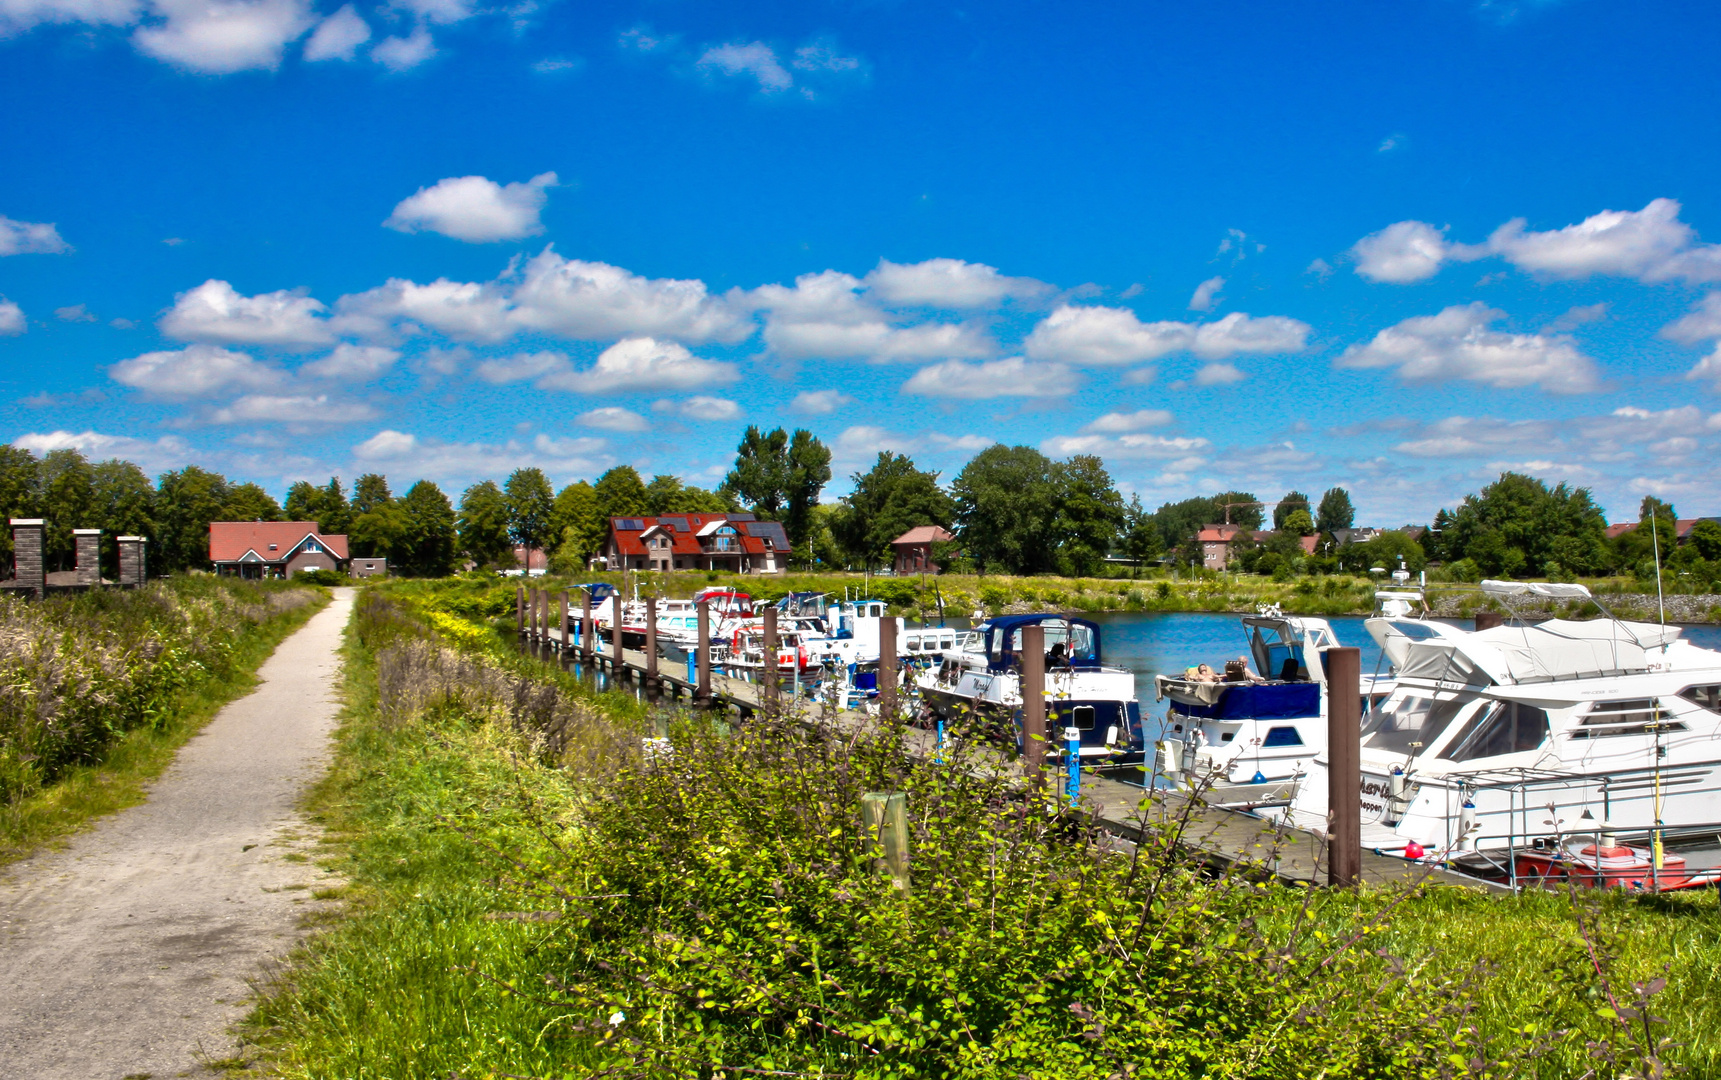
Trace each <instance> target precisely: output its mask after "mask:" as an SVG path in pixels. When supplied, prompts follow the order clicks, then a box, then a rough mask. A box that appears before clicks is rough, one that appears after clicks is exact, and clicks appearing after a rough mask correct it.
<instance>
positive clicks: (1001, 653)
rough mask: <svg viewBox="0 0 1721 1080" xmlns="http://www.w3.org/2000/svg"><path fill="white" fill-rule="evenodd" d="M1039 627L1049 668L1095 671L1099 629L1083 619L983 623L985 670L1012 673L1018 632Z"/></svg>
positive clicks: (1037, 617) (1019, 639) (1002, 618)
mask: <svg viewBox="0 0 1721 1080" xmlns="http://www.w3.org/2000/svg"><path fill="white" fill-rule="evenodd" d="M1024 626H1041V627H1044V628H1045V631H1046V659H1047V662H1048V664H1049V665H1051V666H1058V665H1060V664H1061V665H1062V666H1066V667H1072V668H1087V669H1092V668H1097V667H1099V666H1100V628H1099V624H1098V623H1094V622H1090V621H1089V620H1087V619H1074V618H1071V617H1069V616H1068V615H1047V614H1038V615H1001V616H999V617H998V618H996V619H993V620H991V621H990V622H988V623H986V624H985V625H984V626H983V627H981V629H983V630H984V631H985V632H986V667H987V669H988V670H991V671H1012V670H1014V669H1015V668H1016V666H1017V664H1018V662H1019V656H1018V654H1019V653H1021V651H1022V628H1023V627H1024Z"/></svg>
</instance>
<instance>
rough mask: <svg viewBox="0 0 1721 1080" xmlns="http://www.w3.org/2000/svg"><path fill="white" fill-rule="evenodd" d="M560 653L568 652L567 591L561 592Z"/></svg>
mask: <svg viewBox="0 0 1721 1080" xmlns="http://www.w3.org/2000/svg"><path fill="white" fill-rule="evenodd" d="M562 651H563V652H567V651H568V590H566V589H563V590H562Z"/></svg>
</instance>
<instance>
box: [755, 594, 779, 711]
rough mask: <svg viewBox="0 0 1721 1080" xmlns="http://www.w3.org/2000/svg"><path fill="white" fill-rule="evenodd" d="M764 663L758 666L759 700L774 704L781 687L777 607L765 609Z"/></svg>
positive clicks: (763, 702)
mask: <svg viewBox="0 0 1721 1080" xmlns="http://www.w3.org/2000/svg"><path fill="white" fill-rule="evenodd" d="M764 646H765V648H764V664H763V665H762V666H761V667H760V668H759V702H760V704H765V703H770V704H773V705H774V704H776V702H777V692H778V691H779V690H780V689H782V686H781V684H780V683H779V682H778V680H777V609H776V607H775V606H773V607H768V608H766V609H765V641H764Z"/></svg>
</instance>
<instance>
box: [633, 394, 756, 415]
mask: <svg viewBox="0 0 1721 1080" xmlns="http://www.w3.org/2000/svg"><path fill="white" fill-rule="evenodd" d="M651 408H652V411H653V412H661V413H673V414H675V415H676V416H685V417H687V418H688V419H689V420H707V421H715V420H734V419H736V418H738V417H739V416H740V415H741V406H739V405H737V404H735V402H733V401H730V400H729V399H728V398H720V397H707V396H705V395H703V394H700V395H696V396H694V397H690V398H688V399H687V400H686V401H668V400H665V401H654V402H652V403H651Z"/></svg>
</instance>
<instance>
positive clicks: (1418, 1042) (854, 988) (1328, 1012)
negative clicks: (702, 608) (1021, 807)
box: [254, 584, 1721, 1078]
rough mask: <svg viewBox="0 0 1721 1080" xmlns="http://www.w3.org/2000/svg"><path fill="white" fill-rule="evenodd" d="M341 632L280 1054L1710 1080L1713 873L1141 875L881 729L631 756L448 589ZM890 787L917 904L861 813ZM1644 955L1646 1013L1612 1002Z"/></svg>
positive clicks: (266, 1033)
mask: <svg viewBox="0 0 1721 1080" xmlns="http://www.w3.org/2000/svg"><path fill="white" fill-rule="evenodd" d="M389 592H390V593H391V594H392V595H394V596H396V597H413V598H414V599H416V600H417V601H418V602H419V603H420V604H422V602H423V601H424V600H426V599H427V598H428V597H427V596H426V595H425V593H426V590H425V589H424V587H422V586H402V585H400V584H397V585H394V586H391V587H390V590H389ZM440 599H443V600H446V599H448V596H446V595H443V596H441V597H440ZM427 625H434V626H435V628H436V631H437V637H438V638H439V640H434V639H429V638H427V637H426V635H425V632H424V628H425V627H426V626H427ZM348 649H349V654H348V656H349V665H348V668H347V677H348V679H349V684H348V695H349V707H348V713H347V717H346V720H345V723H344V726H343V728H342V730H341V733H340V736H339V751H338V755H337V761H336V765H335V768H334V770H333V772H332V773H331V774H330V776H329V777H328V779H327V780H326V781H325V782H324V784H323V785H322V786H321V788H320V789H319V791H318V794H317V797H316V798H317V802H316V808H317V810H318V812H319V813H320V814H321V815H322V817H323V818H324V820H325V822H326V823H327V825H328V827H329V828H330V830H331V833H330V841H331V843H332V845H333V847H332V849H331V852H330V858H331V860H332V864H333V865H337V866H338V867H339V869H340V870H341V871H342V872H343V873H345V874H346V875H347V876H348V878H349V880H350V881H351V882H352V884H351V886H350V892H349V904H348V908H347V914H346V916H345V917H344V918H342V919H340V920H338V921H337V923H336V925H335V926H334V927H333V928H332V929H331V930H330V931H329V932H328V933H326V934H324V935H322V936H321V937H319V938H317V939H314V940H313V942H312V944H311V945H310V946H309V947H308V949H307V950H305V951H304V952H303V953H302V954H301V955H300V956H299V957H298V958H297V961H296V964H295V966H294V967H293V968H292V969H291V970H290V972H288V973H287V975H286V976H285V977H284V979H283V981H282V983H281V985H280V986H278V987H277V988H276V992H275V993H274V994H273V996H271V997H270V998H269V999H268V1000H267V1001H266V1002H265V1003H264V1004H263V1005H262V1006H261V1007H260V1009H259V1011H258V1013H257V1015H256V1017H255V1028H254V1030H255V1034H256V1037H257V1038H258V1039H259V1040H260V1042H261V1043H262V1044H263V1047H264V1052H265V1054H266V1056H267V1058H268V1064H269V1065H270V1066H271V1067H272V1068H274V1069H276V1070H277V1071H278V1072H279V1073H280V1074H282V1075H285V1076H289V1077H319V1078H322V1077H327V1078H334V1077H351V1078H361V1077H362V1078H381V1077H406V1076H443V1075H449V1074H451V1073H452V1074H455V1075H459V1076H462V1077H468V1078H472V1077H479V1076H500V1075H516V1076H537V1077H551V1076H555V1077H561V1076H586V1075H591V1074H592V1073H593V1072H594V1071H596V1070H597V1069H599V1068H602V1067H606V1066H615V1065H624V1063H631V1064H627V1065H626V1067H624V1068H623V1070H622V1071H623V1072H624V1073H626V1074H629V1075H706V1076H712V1075H717V1074H718V1073H722V1074H724V1075H730V1076H739V1075H755V1074H757V1073H758V1072H759V1071H761V1070H763V1071H766V1072H774V1073H775V1074H778V1075H841V1074H846V1075H854V1076H862V1075H865V1076H882V1075H897V1076H910V1075H945V1074H947V1075H962V1076H976V1077H978V1076H987V1077H990V1076H1000V1077H1001V1076H1023V1075H1030V1076H1080V1075H1084V1074H1086V1073H1087V1072H1088V1071H1089V1070H1095V1071H1094V1072H1093V1074H1094V1075H1097V1076H1107V1075H1117V1074H1119V1073H1118V1072H1117V1069H1116V1068H1115V1066H1116V1062H1117V1061H1130V1062H1133V1063H1135V1064H1134V1065H1133V1066H1132V1069H1133V1070H1134V1071H1131V1072H1130V1073H1129V1075H1132V1076H1138V1077H1141V1076H1150V1075H1155V1076H1156V1075H1191V1074H1192V1073H1195V1072H1200V1071H1203V1070H1205V1071H1206V1073H1207V1074H1208V1075H1237V1076H1305V1075H1313V1074H1314V1073H1315V1072H1317V1071H1322V1070H1323V1069H1324V1070H1325V1072H1324V1075H1327V1076H1343V1075H1372V1076H1406V1075H1493V1076H1502V1075H1525V1076H1545V1077H1567V1076H1583V1075H1591V1076H1597V1075H1601V1076H1623V1075H1636V1074H1642V1073H1644V1072H1645V1071H1648V1070H1651V1069H1653V1068H1655V1067H1657V1064H1656V1062H1657V1061H1658V1062H1659V1063H1660V1065H1664V1066H1674V1067H1681V1068H1683V1069H1685V1070H1688V1075H1692V1076H1721V1037H1718V1036H1717V1032H1721V911H1718V910H1717V904H1716V897H1715V894H1714V893H1713V892H1712V891H1711V892H1701V893H1697V894H1694V895H1682V896H1670V897H1666V898H1661V899H1652V898H1627V897H1623V896H1613V895H1608V896H1598V895H1580V896H1577V897H1567V896H1564V895H1558V894H1540V893H1538V894H1530V895H1526V896H1523V897H1518V898H1510V899H1496V898H1489V897H1485V896H1481V895H1477V894H1471V893H1467V892H1460V891H1454V890H1446V889H1439V890H1433V891H1429V892H1427V893H1424V894H1419V895H1414V896H1409V897H1404V896H1397V895H1394V894H1390V893H1377V892H1367V893H1364V894H1362V895H1360V896H1355V895H1349V894H1344V893H1325V892H1315V893H1308V892H1306V891H1303V890H1296V889H1288V888H1281V887H1277V886H1263V885H1258V884H1255V883H1250V882H1246V881H1242V880H1240V879H1221V880H1219V881H1214V880H1213V879H1211V878H1207V877H1204V876H1202V875H1201V874H1199V873H1196V872H1194V871H1193V869H1192V868H1191V867H1189V866H1188V865H1187V864H1184V863H1182V862H1180V861H1179V860H1178V859H1176V858H1175V857H1173V856H1172V855H1171V854H1170V852H1171V848H1172V845H1171V844H1170V843H1169V837H1167V836H1165V835H1164V834H1160V833H1153V832H1150V833H1148V834H1147V836H1146V839H1147V841H1148V842H1147V844H1146V845H1145V846H1144V851H1146V852H1148V853H1149V862H1148V863H1146V864H1145V865H1146V866H1147V867H1148V870H1149V871H1150V872H1148V873H1144V874H1143V875H1141V876H1139V877H1138V876H1135V875H1133V873H1131V874H1126V873H1125V870H1124V867H1123V864H1122V863H1121V862H1120V861H1119V860H1118V859H1117V858H1116V857H1113V856H1107V855H1105V854H1104V853H1103V851H1102V849H1101V848H1099V847H1097V846H1092V845H1090V844H1089V843H1088V842H1087V841H1086V840H1085V839H1084V838H1083V837H1082V836H1081V835H1080V834H1079V830H1078V831H1077V832H1075V833H1072V832H1071V831H1070V828H1069V824H1068V823H1067V822H1062V821H1060V820H1058V819H1055V818H1045V817H1041V816H1039V815H1037V814H1034V813H1026V814H1024V813H1021V812H1019V811H1017V810H1014V809H1011V808H1010V807H1011V804H1010V803H1009V802H1008V801H1004V802H998V801H997V800H996V798H995V796H996V791H995V789H993V788H988V787H987V786H986V785H985V784H984V783H976V782H973V781H967V780H961V779H960V778H959V777H957V776H956V775H955V774H954V773H952V772H949V771H940V770H939V769H935V768H934V767H932V766H930V765H928V764H926V763H918V764H917V763H911V762H907V761H904V760H901V759H900V758H899V757H897V756H894V752H893V750H892V747H891V746H890V745H889V742H888V739H886V740H884V741H869V740H862V741H859V742H854V743H849V744H845V745H841V746H832V745H830V744H827V743H823V742H822V741H820V740H817V739H808V738H805V737H800V736H796V735H795V734H794V733H793V732H792V731H791V730H789V729H773V728H771V727H770V726H769V725H758V726H756V727H755V728H753V729H750V730H749V731H743V732H739V733H736V734H733V735H730V736H728V737H726V738H717V737H714V736H712V734H711V732H710V727H709V725H708V724H705V723H703V722H701V723H695V724H685V723H676V724H673V725H672V730H671V734H672V738H673V740H674V755H675V756H674V758H673V759H672V760H674V761H675V762H676V763H677V767H676V769H671V770H663V769H656V770H654V769H650V768H645V767H643V766H642V764H641V762H640V759H639V758H638V756H637V754H634V753H632V752H630V751H629V749H628V747H627V745H626V744H627V743H628V741H629V740H631V739H632V738H634V737H637V734H638V733H639V731H640V730H641V727H642V723H643V719H642V717H641V715H640V713H639V711H638V706H637V705H636V704H635V703H633V702H632V701H631V699H628V698H625V697H619V698H618V697H606V698H595V697H593V696H592V695H591V694H590V692H589V691H587V690H585V689H584V688H581V687H578V686H576V685H573V684H571V683H569V682H567V681H566V680H565V679H563V678H562V677H560V676H559V675H557V674H552V673H551V672H550V671H549V669H547V668H541V669H537V670H534V668H533V665H532V664H531V662H530V661H525V660H521V659H520V658H517V657H514V656H512V655H511V654H510V653H509V652H508V651H507V649H506V647H505V645H504V644H503V642H502V641H501V639H499V638H497V637H496V636H495V635H494V634H493V633H492V632H491V631H489V630H488V629H487V628H485V627H484V626H482V625H481V624H479V623H475V622H472V621H470V620H468V619H465V618H462V617H460V616H458V615H455V614H451V613H450V612H449V611H448V609H447V608H440V609H423V608H421V610H420V612H419V614H417V615H416V616H414V615H410V614H401V613H391V612H390V611H388V610H387V609H386V608H380V607H373V608H372V609H371V612H370V615H369V616H368V619H367V620H360V622H359V625H358V631H357V632H355V633H353V634H352V635H351V637H350V641H349V646H348ZM546 732H549V734H548V735H546V734H545V733H546ZM766 736H768V737H766ZM887 786H888V787H896V788H898V789H902V790H908V791H909V792H910V797H911V805H912V807H913V808H914V820H913V844H914V845H915V848H914V850H915V857H916V859H917V862H916V864H915V865H916V870H915V874H916V876H915V886H914V889H913V890H912V893H911V894H910V895H909V896H906V897H899V896H897V895H896V894H894V893H893V892H892V891H891V890H890V889H889V888H888V887H887V886H885V885H883V884H882V883H881V882H880V881H879V880H878V878H877V877H876V875H873V874H872V873H871V872H870V870H869V869H868V868H867V866H866V854H867V852H866V846H865V842H864V841H862V840H861V839H860V838H859V835H858V834H859V828H858V825H857V823H856V821H855V817H856V814H855V806H854V803H855V801H856V799H857V798H858V796H857V792H858V791H860V790H876V789H878V788H880V787H887ZM999 807H1003V809H1002V810H1001V811H1000V810H999ZM1150 879H1151V884H1152V888H1151V890H1146V889H1145V886H1144V883H1145V882H1148V881H1149V880H1150ZM615 894H623V895H615ZM498 913H501V914H503V915H505V916H507V915H513V916H520V915H522V914H525V915H527V916H528V917H527V918H519V917H503V918H497V917H495V916H496V915H497V914H498ZM532 913H554V915H555V916H556V918H554V920H553V921H551V920H550V919H548V918H541V916H538V915H534V914H532ZM1376 920H1378V921H1376ZM1130 926H1139V927H1143V928H1145V929H1146V930H1147V931H1148V933H1147V936H1146V938H1145V939H1143V938H1142V937H1140V936H1139V935H1137V936H1135V937H1134V938H1131V939H1130V940H1129V943H1128V948H1124V947H1123V946H1122V945H1120V942H1121V941H1123V940H1124V939H1125V938H1128V937H1129V935H1127V934H1122V933H1121V932H1120V930H1119V928H1120V927H1123V928H1128V927H1130ZM1377 950H1378V954H1377ZM1395 968H1397V969H1398V971H1397V973H1395ZM1658 977H1664V978H1665V979H1666V980H1667V982H1666V985H1665V988H1664V989H1660V990H1659V992H1658V993H1656V994H1654V995H1653V997H1652V1000H1651V1002H1650V1007H1651V1012H1652V1013H1653V1015H1655V1016H1657V1017H1660V1018H1663V1019H1664V1020H1665V1023H1664V1024H1662V1023H1655V1024H1650V1025H1648V1033H1647V1035H1645V1034H1643V1033H1642V1032H1641V1028H1640V1026H1639V1025H1634V1024H1631V1023H1622V1022H1621V1021H1619V1020H1616V1019H1613V1018H1612V1017H1611V1016H1610V1012H1609V1010H1611V1011H1612V1012H1614V1013H1620V1012H1626V1011H1627V1010H1629V1009H1631V1008H1633V1007H1635V1005H1636V1003H1637V1001H1638V996H1637V993H1636V991H1635V990H1634V989H1633V984H1634V983H1642V982H1645V981H1648V980H1653V979H1655V978H1658ZM547 979H548V980H549V981H547ZM1102 983H1103V985H1101V984H1102ZM1651 989H1655V987H1654V984H1653V982H1651ZM935 1020H936V1021H938V1023H934V1021H935ZM612 1021H614V1023H613V1024H612V1023H611V1022H612ZM1662 1039H1666V1040H1670V1042H1668V1043H1667V1044H1666V1045H1662V1044H1661V1043H1660V1040H1662ZM1005 1052H1008V1054H1010V1055H1014V1058H1013V1059H1012V1060H1008V1061H1006V1060H1000V1055H1001V1054H1004V1053H1005ZM1596 1054H1599V1055H1600V1057H1599V1058H1598V1057H1596V1056H1595V1055H1596ZM1114 1055H1118V1056H1117V1057H1115V1058H1114ZM1472 1058H1475V1059H1476V1060H1477V1061H1480V1062H1494V1063H1496V1064H1480V1065H1476V1066H1475V1067H1474V1068H1473V1067H1472ZM1650 1059H1655V1060H1653V1061H1652V1060H1650ZM701 1062H702V1063H703V1065H704V1068H703V1069H701V1068H698V1067H697V1066H698V1064H699V1063H701ZM713 1062H718V1063H721V1064H723V1065H725V1066H728V1067H729V1068H728V1069H727V1070H718V1072H717V1073H714V1072H713V1071H712V1070H711V1069H710V1065H711V1063H713ZM1592 1068H1599V1069H1600V1070H1601V1071H1600V1072H1599V1073H1597V1072H1588V1071H1586V1070H1590V1069H1592ZM1155 1069H1160V1070H1162V1071H1154V1070H1155Z"/></svg>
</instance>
